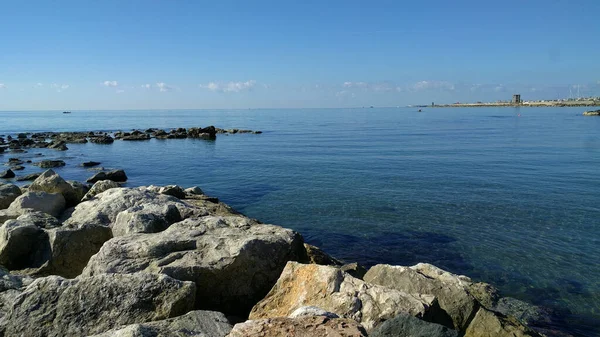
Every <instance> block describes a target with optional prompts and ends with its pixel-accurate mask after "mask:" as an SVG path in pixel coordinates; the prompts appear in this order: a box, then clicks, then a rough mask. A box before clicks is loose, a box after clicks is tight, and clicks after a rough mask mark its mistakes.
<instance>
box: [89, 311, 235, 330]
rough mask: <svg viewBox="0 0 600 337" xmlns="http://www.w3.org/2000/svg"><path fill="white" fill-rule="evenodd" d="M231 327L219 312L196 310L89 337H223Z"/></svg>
mask: <svg viewBox="0 0 600 337" xmlns="http://www.w3.org/2000/svg"><path fill="white" fill-rule="evenodd" d="M232 327H233V326H232V325H231V323H229V320H227V317H225V315H223V314H222V313H220V312H216V311H203V310H196V311H190V312H188V313H187V314H185V315H183V316H179V317H175V318H169V319H164V320H161V321H155V322H149V323H141V324H132V325H128V326H126V327H122V328H117V329H112V330H109V331H106V332H104V333H101V334H98V335H93V336H89V337H183V336H186V337H225V336H227V334H229V332H230V331H231V328H232Z"/></svg>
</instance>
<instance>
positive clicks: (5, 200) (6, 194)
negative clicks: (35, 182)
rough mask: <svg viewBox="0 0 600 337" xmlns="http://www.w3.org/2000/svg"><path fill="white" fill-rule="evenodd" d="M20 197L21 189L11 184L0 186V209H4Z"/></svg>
mask: <svg viewBox="0 0 600 337" xmlns="http://www.w3.org/2000/svg"><path fill="white" fill-rule="evenodd" d="M20 195H21V189H20V188H19V187H18V186H16V185H13V184H4V185H0V209H5V208H8V206H10V204H11V203H12V202H13V201H14V200H15V199H16V198H17V197H18V196H20Z"/></svg>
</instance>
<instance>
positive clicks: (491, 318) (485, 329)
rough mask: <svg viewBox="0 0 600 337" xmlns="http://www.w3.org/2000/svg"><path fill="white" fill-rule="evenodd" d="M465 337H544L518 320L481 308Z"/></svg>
mask: <svg viewBox="0 0 600 337" xmlns="http://www.w3.org/2000/svg"><path fill="white" fill-rule="evenodd" d="M464 337H542V336H541V335H540V334H538V333H537V332H535V331H533V330H531V329H530V328H528V327H526V326H524V325H523V324H521V323H520V322H519V321H518V320H517V319H516V318H514V317H508V316H504V315H502V314H499V313H494V312H493V311H490V310H487V309H485V308H480V309H479V311H477V314H476V315H475V317H474V318H473V321H472V322H471V324H470V325H469V327H468V328H467V331H466V332H465V336H464Z"/></svg>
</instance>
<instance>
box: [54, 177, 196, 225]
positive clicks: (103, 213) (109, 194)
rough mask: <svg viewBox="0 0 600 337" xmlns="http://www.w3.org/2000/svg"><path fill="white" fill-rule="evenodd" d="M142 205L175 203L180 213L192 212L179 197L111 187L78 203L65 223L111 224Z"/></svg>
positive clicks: (141, 189) (160, 205)
mask: <svg viewBox="0 0 600 337" xmlns="http://www.w3.org/2000/svg"><path fill="white" fill-rule="evenodd" d="M102 185H104V184H102ZM97 187H99V186H97ZM94 190H95V188H94V187H92V189H91V190H90V192H94ZM141 205H146V206H148V205H155V206H157V207H162V206H169V205H174V206H175V207H177V208H178V209H179V210H180V213H184V214H185V213H186V212H190V210H187V209H189V208H190V206H188V205H186V204H184V203H183V202H181V201H179V200H178V199H177V198H174V197H171V196H167V195H162V194H156V193H153V192H151V191H148V190H147V189H146V188H144V187H139V188H110V189H108V190H106V191H104V192H102V193H100V194H98V195H96V196H95V197H94V198H92V199H91V200H88V201H86V202H82V203H80V204H79V205H77V206H76V207H75V210H74V211H73V213H72V214H71V216H70V218H68V219H67V220H66V221H65V223H66V224H76V225H83V224H97V225H102V226H111V225H112V224H113V223H114V222H115V221H116V219H117V215H118V214H119V213H121V212H123V211H126V210H128V209H130V208H134V207H137V206H141Z"/></svg>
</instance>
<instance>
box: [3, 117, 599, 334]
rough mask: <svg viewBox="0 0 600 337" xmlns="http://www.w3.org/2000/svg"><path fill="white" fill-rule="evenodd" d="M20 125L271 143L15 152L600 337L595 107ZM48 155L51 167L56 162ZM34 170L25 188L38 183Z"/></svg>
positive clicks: (65, 172) (11, 122)
mask: <svg viewBox="0 0 600 337" xmlns="http://www.w3.org/2000/svg"><path fill="white" fill-rule="evenodd" d="M420 109H422V112H419V111H418V108H356V109H247V110H136V111H72V113H71V114H63V113H62V112H61V111H27V112H17V111H5V112H0V135H8V134H12V135H14V134H16V133H18V132H41V131H92V130H93V131H117V130H123V131H130V130H132V129H141V130H144V129H146V128H163V129H168V128H178V127H185V128H189V127H197V126H199V127H204V126H209V125H214V126H216V127H220V128H226V129H227V128H240V129H252V130H260V131H262V132H263V133H262V134H233V135H222V134H219V135H218V136H217V139H216V140H215V141H206V140H198V139H169V140H156V139H151V140H148V141H139V142H126V141H115V142H114V144H111V145H99V144H92V143H87V144H68V147H69V150H68V151H64V152H60V151H55V150H48V149H30V150H28V152H27V153H21V154H17V153H8V152H7V153H5V154H3V155H2V154H0V161H1V162H7V161H8V158H10V157H18V158H22V159H25V160H32V161H34V162H35V161H38V160H40V159H41V158H43V159H62V160H64V161H65V162H66V163H67V165H66V166H65V167H61V168H57V169H56V171H57V172H58V173H59V174H60V175H61V176H63V177H64V178H65V179H70V180H80V181H84V180H85V179H86V178H88V177H90V176H91V175H93V174H94V172H93V171H89V170H87V169H84V168H83V167H80V166H79V164H80V163H82V162H84V161H99V162H101V163H102V166H103V167H104V168H106V169H117V168H119V169H124V170H125V171H126V173H127V175H128V177H129V181H128V182H127V186H139V185H150V184H154V185H167V184H177V185H180V186H183V187H190V186H199V187H200V188H202V189H203V190H204V192H205V193H206V194H209V195H211V196H215V197H218V198H219V199H220V200H221V201H223V202H226V203H228V204H230V205H231V206H233V207H234V208H236V209H237V210H239V211H241V212H243V213H244V214H246V215H247V216H249V217H252V218H256V219H259V220H261V221H262V222H264V223H272V224H276V225H280V226H284V227H288V228H292V229H294V230H297V231H298V232H300V233H301V234H302V235H303V236H304V238H305V241H307V242H308V243H311V244H314V245H317V246H319V247H321V248H323V249H324V250H325V251H327V252H328V253H330V254H331V255H333V256H335V257H337V258H339V259H342V260H344V261H347V262H354V261H357V262H360V263H362V264H364V265H366V266H372V265H374V264H378V263H388V264H396V265H412V264H415V263H418V262H427V263H432V264H434V265H436V266H439V267H441V268H443V269H446V270H448V271H451V272H453V273H457V274H464V275H467V276H469V277H471V278H472V279H473V280H475V281H484V282H488V283H491V284H492V285H494V286H496V287H497V288H498V289H499V290H500V292H501V294H502V295H503V296H509V297H513V298H517V299H520V300H523V301H527V302H530V303H533V304H535V305H538V306H541V307H543V308H545V310H547V312H548V313H549V315H550V316H552V320H551V321H547V322H546V323H543V324H545V327H546V328H547V329H549V330H556V331H562V332H565V333H568V334H571V335H573V336H599V335H600V328H599V326H600V263H599V261H600V117H585V116H582V112H583V111H584V110H585V108H553V107H550V108H492V107H489V108H420ZM40 154H41V155H42V156H43V157H42V156H40ZM37 171H39V169H38V168H37V167H35V166H31V165H27V166H26V169H25V170H24V171H20V172H17V174H21V175H22V174H27V173H32V172H37Z"/></svg>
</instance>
